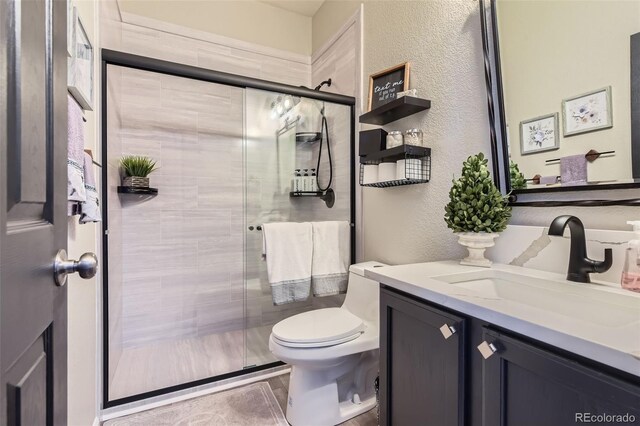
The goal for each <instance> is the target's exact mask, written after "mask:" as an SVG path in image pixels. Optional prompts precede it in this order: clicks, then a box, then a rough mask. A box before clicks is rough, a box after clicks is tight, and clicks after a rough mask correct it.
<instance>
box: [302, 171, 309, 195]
mask: <svg viewBox="0 0 640 426" xmlns="http://www.w3.org/2000/svg"><path fill="white" fill-rule="evenodd" d="M308 170H309V169H304V174H303V175H302V188H303V189H302V190H303V191H304V192H309V191H311V177H309V173H308Z"/></svg>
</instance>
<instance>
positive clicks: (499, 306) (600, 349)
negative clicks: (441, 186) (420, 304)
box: [365, 261, 640, 377]
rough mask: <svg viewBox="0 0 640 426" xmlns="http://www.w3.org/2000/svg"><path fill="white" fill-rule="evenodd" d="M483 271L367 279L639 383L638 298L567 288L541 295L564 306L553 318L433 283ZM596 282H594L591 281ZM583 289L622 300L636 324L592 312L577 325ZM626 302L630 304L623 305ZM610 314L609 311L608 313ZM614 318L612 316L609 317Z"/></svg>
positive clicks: (411, 269)
mask: <svg viewBox="0 0 640 426" xmlns="http://www.w3.org/2000/svg"><path fill="white" fill-rule="evenodd" d="M492 269H497V270H502V271H506V272H514V273H521V272H522V270H523V268H520V267H517V266H509V265H500V264H494V265H493V266H492ZM482 270H485V269H484V268H478V267H473V266H462V265H460V264H459V263H458V262H457V261H443V262H431V263H416V264H411V265H398V266H386V267H382V268H376V269H373V270H367V271H366V272H365V276H366V277H368V278H371V279H374V280H376V281H379V282H380V283H382V284H385V285H387V286H389V287H392V288H395V289H397V290H400V291H403V292H405V293H409V294H411V295H414V296H417V297H419V298H421V299H424V300H427V301H430V302H433V303H435V304H438V305H441V306H443V307H445V308H449V309H451V310H454V311H457V312H460V313H463V314H466V315H469V316H472V317H475V318H478V319H480V320H483V321H486V322H488V323H491V324H494V325H496V326H499V327H502V328H504V329H507V330H512V331H514V332H516V333H519V334H522V335H524V336H528V337H530V338H532V339H535V340H539V341H541V342H545V343H548V344H550V345H552V346H555V347H558V348H561V349H564V350H566V351H569V352H572V353H575V354H578V355H581V356H583V357H585V358H589V359H592V360H594V361H597V362H600V363H602V364H606V365H609V366H611V367H614V368H617V369H619V370H622V371H625V372H627V373H631V374H633V375H635V376H638V377H640V294H636V293H633V292H630V291H627V290H622V289H620V288H616V286H614V285H612V284H606V283H603V284H605V285H600V284H584V283H570V282H566V281H565V283H563V284H559V285H558V288H557V289H555V288H554V289H553V291H547V292H541V295H540V297H543V298H544V297H547V298H548V299H549V302H550V303H552V302H554V303H555V304H556V305H557V303H558V299H561V300H562V303H563V304H566V305H567V307H568V309H567V313H563V312H558V310H556V311H555V312H552V311H549V310H545V309H541V308H539V307H534V306H529V305H527V304H524V303H517V302H514V301H512V300H507V299H501V298H500V297H499V296H496V295H495V294H491V295H483V294H482V293H479V292H478V291H471V290H467V289H465V288H460V287H458V286H455V285H452V284H449V283H446V282H443V281H439V280H437V279H434V277H438V276H443V275H449V274H456V273H460V272H474V271H482ZM526 271H527V274H528V275H529V276H532V277H536V278H540V279H547V280H554V281H559V280H560V281H564V280H565V277H564V276H563V275H560V274H556V273H551V272H544V271H537V270H533V269H528V268H527V269H526ZM595 277H596V276H594V277H593V278H592V280H594V281H595ZM583 286H588V287H593V286H595V287H593V288H596V287H597V289H598V290H599V291H604V292H613V293H616V294H622V295H623V296H625V302H628V303H625V305H626V308H627V309H628V307H629V306H631V308H632V309H635V307H636V306H637V309H638V321H633V322H631V323H627V324H624V325H620V324H616V323H615V321H608V319H609V314H608V313H607V312H606V309H604V308H603V310H602V311H599V312H593V315H592V316H591V315H589V316H588V317H589V318H590V319H591V320H590V321H585V320H584V319H582V320H578V319H576V318H574V317H573V316H571V315H570V313H569V311H570V310H571V309H570V304H571V300H572V297H575V295H576V294H579V292H580V289H581V288H584V287H583ZM626 296H628V297H629V298H628V299H626ZM609 309H610V308H609ZM611 313H612V314H613V312H611Z"/></svg>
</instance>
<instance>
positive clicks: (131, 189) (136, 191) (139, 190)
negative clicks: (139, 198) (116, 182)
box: [118, 186, 158, 196]
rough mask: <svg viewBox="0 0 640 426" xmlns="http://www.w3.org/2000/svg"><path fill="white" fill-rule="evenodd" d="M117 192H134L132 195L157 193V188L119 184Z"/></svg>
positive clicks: (153, 194)
mask: <svg viewBox="0 0 640 426" xmlns="http://www.w3.org/2000/svg"><path fill="white" fill-rule="evenodd" d="M118 194H134V195H148V196H156V195H158V188H136V187H133V186H119V187H118Z"/></svg>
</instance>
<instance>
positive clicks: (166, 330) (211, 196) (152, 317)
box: [108, 66, 244, 347]
mask: <svg viewBox="0 0 640 426" xmlns="http://www.w3.org/2000/svg"><path fill="white" fill-rule="evenodd" d="M112 71H115V72H112ZM109 76H110V81H109V89H110V92H113V93H118V97H119V101H118V102H117V103H116V102H113V101H112V99H110V100H109V109H113V110H115V111H118V115H119V120H118V121H116V122H114V123H112V122H109V128H110V129H114V130H113V131H112V132H110V138H109V147H108V164H109V172H108V173H109V176H110V177H113V176H116V177H117V176H118V170H117V163H118V159H119V158H120V157H121V156H123V155H126V154H132V155H147V156H150V157H152V158H154V159H157V160H158V165H159V169H158V171H156V172H154V173H152V174H151V185H152V186H154V187H157V188H158V190H159V194H158V196H156V197H153V198H148V199H141V198H139V197H138V196H135V195H128V194H121V195H118V196H117V201H116V202H113V203H109V218H110V219H111V216H112V215H119V216H120V217H121V219H120V221H121V223H120V226H119V227H117V226H115V224H114V223H113V222H112V221H110V226H109V229H110V236H109V243H110V246H109V263H110V274H109V277H110V282H109V284H110V288H111V282H112V280H113V279H118V277H117V276H116V275H117V274H115V273H114V272H116V271H117V269H116V268H119V269H120V271H119V272H120V275H121V280H122V291H121V298H122V301H121V303H122V313H121V318H122V319H121V322H122V345H123V347H128V346H136V345H140V344H143V343H145V342H149V341H158V340H162V339H172V338H177V337H180V338H185V337H194V336H201V335H205V334H210V333H215V332H218V331H224V330H227V329H229V328H241V327H242V326H243V325H244V324H243V302H242V293H243V239H244V233H243V232H244V225H243V217H242V214H239V212H242V211H243V174H242V173H243V147H242V142H243V114H244V111H243V91H242V89H238V88H233V87H228V86H223V85H217V84H212V83H205V82H199V81H195V80H190V79H185V78H179V77H173V76H164V75H161V74H156V73H151V72H146V71H139V70H133V69H128V68H119V67H113V66H110V69H109ZM115 184H117V178H114V179H110V187H109V193H110V198H111V199H113V198H115V197H114V196H113V195H112V194H114V193H115V192H116V188H115ZM118 234H120V235H118ZM117 237H119V240H120V244H121V250H120V252H121V259H119V261H117V258H115V257H114V256H113V253H114V252H113V250H115V248H116V247H114V246H117V245H118V244H114V241H115V239H116V238H117ZM238 293H240V294H239V297H238ZM234 296H235V297H234Z"/></svg>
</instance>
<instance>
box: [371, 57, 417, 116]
mask: <svg viewBox="0 0 640 426" xmlns="http://www.w3.org/2000/svg"><path fill="white" fill-rule="evenodd" d="M409 70H410V66H409V62H405V63H403V64H400V65H396V66H395V67H391V68H387V69H386V70H384V71H380V72H377V73H375V74H371V75H370V76H369V111H371V110H372V109H375V108H377V107H379V106H382V105H384V104H388V103H389V102H391V101H393V100H394V99H396V94H397V93H398V92H403V91H405V90H408V89H409Z"/></svg>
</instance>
